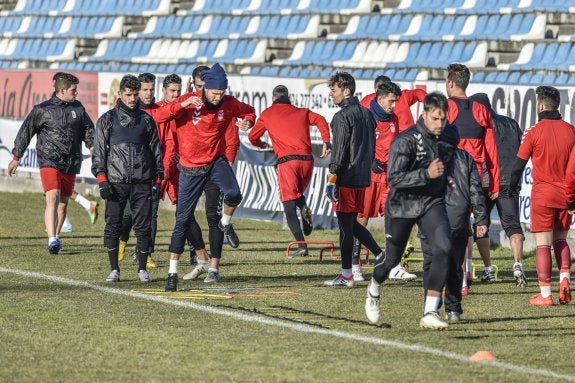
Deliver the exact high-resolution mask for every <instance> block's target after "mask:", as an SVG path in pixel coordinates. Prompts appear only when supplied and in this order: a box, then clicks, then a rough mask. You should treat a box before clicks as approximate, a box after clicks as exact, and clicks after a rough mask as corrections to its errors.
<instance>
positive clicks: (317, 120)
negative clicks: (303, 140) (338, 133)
mask: <svg viewBox="0 0 575 383" xmlns="http://www.w3.org/2000/svg"><path fill="white" fill-rule="evenodd" d="M308 120H309V124H310V125H315V126H317V128H318V130H319V133H320V134H321V139H322V141H323V142H330V134H329V125H328V124H327V121H326V119H325V118H324V117H323V116H322V115H321V114H317V113H315V112H312V111H311V110H310V111H309V113H308Z"/></svg>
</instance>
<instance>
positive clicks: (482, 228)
mask: <svg viewBox="0 0 575 383" xmlns="http://www.w3.org/2000/svg"><path fill="white" fill-rule="evenodd" d="M486 233H487V226H486V225H479V226H477V228H476V229H475V235H477V238H482V237H483V236H484V235H485V234H486Z"/></svg>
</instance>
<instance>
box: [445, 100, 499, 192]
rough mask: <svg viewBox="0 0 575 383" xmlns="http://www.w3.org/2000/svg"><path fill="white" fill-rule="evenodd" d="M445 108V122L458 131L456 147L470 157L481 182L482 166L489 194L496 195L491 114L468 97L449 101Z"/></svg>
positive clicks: (495, 146) (496, 152)
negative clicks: (487, 181) (485, 174)
mask: <svg viewBox="0 0 575 383" xmlns="http://www.w3.org/2000/svg"><path fill="white" fill-rule="evenodd" d="M447 104H448V109H447V121H448V122H449V123H450V124H453V125H455V126H456V127H457V130H458V131H459V136H460V140H459V146H458V147H459V148H460V149H463V150H465V151H466V152H468V153H469V154H471V156H472V157H473V159H474V160H475V164H476V165H477V170H478V171H479V176H480V178H481V179H483V174H484V173H485V171H484V169H483V166H484V165H485V167H486V168H487V173H488V174H489V192H492V193H494V192H499V154H498V150H497V144H496V140H495V131H494V129H493V120H492V119H491V112H490V111H489V109H488V108H487V107H486V106H485V105H482V104H480V103H478V102H473V101H471V100H469V98H467V97H451V98H449V99H448V100H447ZM469 105H471V107H470V109H469Z"/></svg>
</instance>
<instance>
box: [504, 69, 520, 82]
mask: <svg viewBox="0 0 575 383" xmlns="http://www.w3.org/2000/svg"><path fill="white" fill-rule="evenodd" d="M519 76H521V73H520V72H510V73H509V76H508V77H507V83H508V84H516V83H518V82H519Z"/></svg>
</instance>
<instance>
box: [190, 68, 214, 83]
mask: <svg viewBox="0 0 575 383" xmlns="http://www.w3.org/2000/svg"><path fill="white" fill-rule="evenodd" d="M205 70H210V67H209V66H206V65H198V66H197V67H195V68H194V70H193V71H192V81H193V80H194V79H195V78H196V77H201V75H202V71H205Z"/></svg>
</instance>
